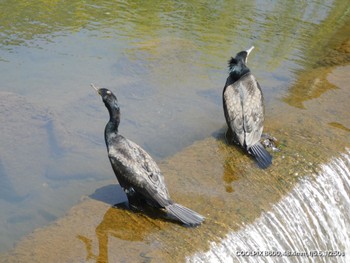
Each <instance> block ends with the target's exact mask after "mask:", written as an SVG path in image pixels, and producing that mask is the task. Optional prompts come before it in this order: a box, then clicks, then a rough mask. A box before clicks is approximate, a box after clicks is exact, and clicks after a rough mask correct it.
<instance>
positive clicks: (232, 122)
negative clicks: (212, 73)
mask: <svg viewBox="0 0 350 263" xmlns="http://www.w3.org/2000/svg"><path fill="white" fill-rule="evenodd" d="M223 105H224V113H225V118H226V122H227V125H228V126H229V128H230V129H231V130H232V132H233V133H234V136H235V137H236V139H237V140H238V142H239V143H240V144H241V145H242V146H243V145H244V129H243V128H244V127H243V108H242V101H241V96H240V92H239V84H237V82H234V83H232V84H230V85H228V86H226V87H225V88H224V91H223Z"/></svg>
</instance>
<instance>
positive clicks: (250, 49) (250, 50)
mask: <svg viewBox="0 0 350 263" xmlns="http://www.w3.org/2000/svg"><path fill="white" fill-rule="evenodd" d="M253 49H254V46H251V48H248V49H247V50H246V52H247V53H248V54H247V57H248V56H249V53H250V52H252V50H253Z"/></svg>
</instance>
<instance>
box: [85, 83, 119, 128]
mask: <svg viewBox="0 0 350 263" xmlns="http://www.w3.org/2000/svg"><path fill="white" fill-rule="evenodd" d="M91 87H92V88H93V89H94V90H96V91H97V93H98V94H99V95H100V96H101V98H102V101H103V102H104V104H105V106H106V108H107V109H108V112H109V116H110V120H113V121H115V122H116V123H118V124H119V118H120V110H119V105H118V100H117V97H116V96H115V95H114V94H113V93H112V91H110V90H109V89H104V88H97V87H95V85H94V84H91Z"/></svg>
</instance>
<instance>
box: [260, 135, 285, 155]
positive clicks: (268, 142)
mask: <svg viewBox="0 0 350 263" xmlns="http://www.w3.org/2000/svg"><path fill="white" fill-rule="evenodd" d="M260 143H261V144H262V145H263V146H264V147H265V148H271V150H272V151H273V152H279V151H280V149H279V148H278V147H277V146H278V140H277V139H276V137H273V136H272V135H270V134H268V133H263V134H262V135H261V139H260Z"/></svg>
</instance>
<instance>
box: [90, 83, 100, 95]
mask: <svg viewBox="0 0 350 263" xmlns="http://www.w3.org/2000/svg"><path fill="white" fill-rule="evenodd" d="M90 86H91V87H92V88H93V89H94V90H96V92H97V93H98V94H99V95H101V93H100V89H98V88H96V87H95V85H94V84H93V83H91V84H90Z"/></svg>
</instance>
